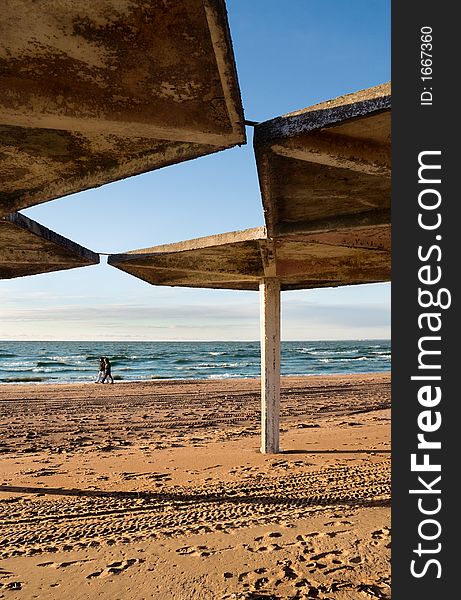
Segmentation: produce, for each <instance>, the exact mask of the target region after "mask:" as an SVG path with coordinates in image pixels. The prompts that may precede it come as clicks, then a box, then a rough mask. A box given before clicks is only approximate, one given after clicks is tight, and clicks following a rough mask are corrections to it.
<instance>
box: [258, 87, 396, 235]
mask: <svg viewBox="0 0 461 600" xmlns="http://www.w3.org/2000/svg"><path fill="white" fill-rule="evenodd" d="M390 107H391V90H390V85H389V84H383V85H380V86H376V87H374V88H370V89H367V90H362V91H360V92H356V93H354V94H348V95H346V96H341V97H340V98H335V99H333V100H329V101H327V102H323V103H321V104H317V105H315V106H311V107H309V108H306V109H303V110H300V111H297V112H294V113H291V114H288V115H285V116H283V117H277V118H275V119H272V120H270V121H266V122H264V123H261V124H259V125H257V126H256V127H255V135H254V148H255V154H256V162H257V166H258V175H259V182H260V188H261V196H262V202H263V207H264V216H265V220H266V227H267V231H268V235H269V236H274V235H284V234H293V233H296V234H299V233H311V232H314V231H336V230H343V229H344V230H346V229H347V230H349V229H352V228H359V229H360V230H361V231H363V232H365V231H366V230H367V228H369V230H370V232H371V230H372V229H373V228H374V227H382V226H383V225H387V226H390V198H391V190H390V173H391V152H390V136H391V126H390V124H391V114H390Z"/></svg>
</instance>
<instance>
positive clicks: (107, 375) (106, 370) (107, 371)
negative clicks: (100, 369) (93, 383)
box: [101, 356, 114, 383]
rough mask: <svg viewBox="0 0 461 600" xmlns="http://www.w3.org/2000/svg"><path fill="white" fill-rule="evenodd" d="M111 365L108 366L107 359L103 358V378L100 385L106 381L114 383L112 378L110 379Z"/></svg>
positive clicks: (108, 361)
mask: <svg viewBox="0 0 461 600" xmlns="http://www.w3.org/2000/svg"><path fill="white" fill-rule="evenodd" d="M111 370H112V365H111V364H110V360H109V359H108V358H107V356H105V357H104V377H103V378H102V381H101V383H105V381H106V379H107V381H109V379H110V382H111V383H114V378H113V377H112V373H111Z"/></svg>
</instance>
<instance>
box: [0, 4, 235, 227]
mask: <svg viewBox="0 0 461 600" xmlns="http://www.w3.org/2000/svg"><path fill="white" fill-rule="evenodd" d="M0 73H1V74H0V86H1V89H2V94H1V95H0V153H1V155H2V167H1V169H0V183H1V192H0V216H1V215H6V214H9V213H12V212H15V211H16V210H19V209H21V208H25V207H28V206H33V205H35V204H39V203H41V202H46V201H48V200H52V199H53V198H58V197H60V196H64V195H66V194H70V193H74V192H78V191H81V190H84V189H88V188H92V187H97V186H100V185H103V184H105V183H108V182H111V181H115V180H118V179H122V178H125V177H128V176H131V175H135V174H138V173H143V172H146V171H150V170H152V169H157V168H159V167H163V166H165V165H170V164H174V163H178V162H181V161H185V160H189V159H192V158H196V157H198V156H202V155H205V154H209V153H212V152H216V151H218V150H222V149H225V148H229V147H231V146H234V145H236V144H242V143H245V128H244V119H243V111H242V105H241V99H240V92H239V87H238V82H237V74H236V68H235V63H234V57H233V50H232V43H231V38H230V33H229V27H228V23H227V14H226V8H225V3H224V0H181V1H180V2H179V1H165V0H150V1H149V2H146V1H145V0H98V1H97V2H94V1H91V0H81V1H79V2H74V0H52V1H51V2H46V3H43V2H36V1H35V0H21V2H17V1H15V0H5V2H3V3H2V19H1V23H0Z"/></svg>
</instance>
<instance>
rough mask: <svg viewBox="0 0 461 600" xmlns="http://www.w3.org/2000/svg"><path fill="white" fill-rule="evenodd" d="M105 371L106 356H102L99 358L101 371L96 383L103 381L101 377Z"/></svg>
mask: <svg viewBox="0 0 461 600" xmlns="http://www.w3.org/2000/svg"><path fill="white" fill-rule="evenodd" d="M104 371H105V364H104V357H103V356H101V358H100V359H99V373H98V377H97V379H96V381H95V383H101V379H102V378H103V377H104Z"/></svg>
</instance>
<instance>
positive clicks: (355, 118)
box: [109, 84, 391, 290]
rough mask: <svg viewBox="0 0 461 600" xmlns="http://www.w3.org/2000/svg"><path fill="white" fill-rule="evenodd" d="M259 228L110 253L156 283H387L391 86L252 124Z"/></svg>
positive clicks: (117, 263)
mask: <svg viewBox="0 0 461 600" xmlns="http://www.w3.org/2000/svg"><path fill="white" fill-rule="evenodd" d="M255 152H256V159H257V164H258V173H259V179H260V184H261V193H262V199H263V205H264V216H265V219H266V228H259V229H253V230H251V229H250V230H247V231H245V232H234V233H227V234H222V235H219V236H211V237H207V238H201V239H197V240H191V241H188V242H180V243H178V244H169V245H167V246H157V247H154V248H148V249H145V250H137V251H133V252H130V253H127V254H119V255H113V256H111V257H109V264H111V265H113V266H115V267H117V268H118V269H121V270H123V271H126V272H128V273H131V274H132V275H135V276H136V277H139V278H141V279H144V280H145V281H148V282H149V283H152V284H155V285H173V286H187V287H209V288H229V289H246V290H248V289H252V290H257V289H259V284H260V282H261V281H262V280H263V279H267V278H277V279H279V280H280V283H281V289H282V290H290V289H303V288H316V287H335V286H340V285H354V284H360V283H375V282H380V281H388V280H389V279H390V263H391V257H390V169H391V159H390V86H389V85H387V84H386V85H382V86H377V87H376V88H371V89H369V90H363V91H361V92H357V93H355V94H349V95H347V96H342V97H340V98H336V99H334V100H330V101H328V102H324V103H322V104H319V105H316V106H313V107H311V108H307V109H304V110H301V111H298V112H296V113H292V114H290V115H286V116H284V117H278V118H276V119H273V120H271V121H267V122H266V123H262V124H260V125H258V126H256V128H255Z"/></svg>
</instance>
